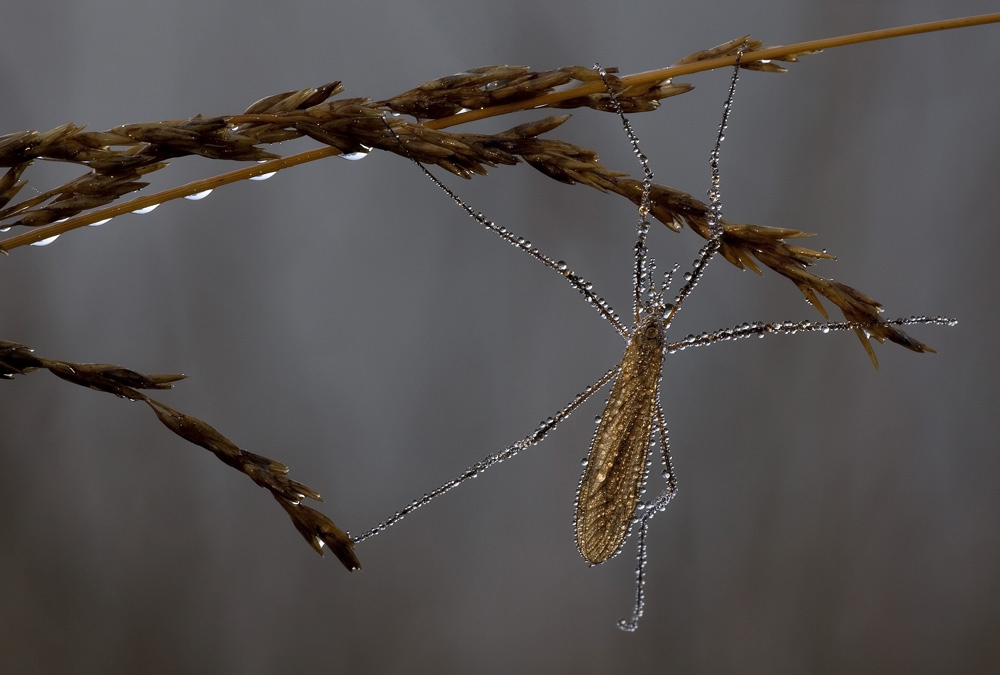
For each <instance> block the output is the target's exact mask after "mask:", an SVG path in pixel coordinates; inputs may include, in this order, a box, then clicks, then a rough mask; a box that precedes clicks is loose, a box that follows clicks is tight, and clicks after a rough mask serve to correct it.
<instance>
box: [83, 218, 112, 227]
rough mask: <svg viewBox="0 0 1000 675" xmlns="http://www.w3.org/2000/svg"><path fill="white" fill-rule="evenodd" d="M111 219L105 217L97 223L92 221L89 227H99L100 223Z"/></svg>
mask: <svg viewBox="0 0 1000 675" xmlns="http://www.w3.org/2000/svg"><path fill="white" fill-rule="evenodd" d="M109 220H111V219H110V218H105V219H104V220H98V221H97V222H96V223H91V224H90V225H88V226H87V227H97V226H98V225H103V224H104V223H106V222H108V221H109Z"/></svg>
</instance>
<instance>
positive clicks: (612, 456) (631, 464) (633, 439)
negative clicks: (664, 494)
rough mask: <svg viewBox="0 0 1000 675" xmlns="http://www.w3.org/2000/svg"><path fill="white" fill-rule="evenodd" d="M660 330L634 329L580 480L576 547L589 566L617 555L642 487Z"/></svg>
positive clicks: (655, 326)
mask: <svg viewBox="0 0 1000 675" xmlns="http://www.w3.org/2000/svg"><path fill="white" fill-rule="evenodd" d="M665 328H666V325H665V320H664V318H663V317H662V316H660V317H657V316H648V317H646V318H645V319H644V320H643V322H642V323H640V324H639V325H637V326H636V328H635V331H634V332H633V334H632V337H631V339H630V340H629V343H628V346H627V347H626V348H625V355H624V356H623V357H622V362H621V365H620V366H619V372H618V376H617V378H616V379H615V384H614V386H613V387H612V389H611V396H610V397H609V398H608V404H607V406H606V407H605V408H604V414H603V415H601V423H600V424H599V425H598V427H597V432H596V433H595V434H594V442H593V444H592V445H591V448H590V456H589V457H588V458H587V466H586V468H585V469H584V471H583V477H582V478H581V479H580V489H579V491H578V493H577V497H576V546H577V548H578V549H580V555H582V556H583V558H584V560H586V561H587V562H589V563H591V564H592V565H596V564H598V563H602V562H604V561H605V560H607V559H608V558H611V557H612V556H614V555H615V554H617V553H618V552H619V551H620V550H621V548H622V545H623V544H624V543H625V538H626V536H627V535H628V532H629V529H630V527H631V525H632V516H633V514H634V513H635V510H636V505H637V504H638V502H639V494H640V492H641V490H642V487H643V484H644V483H645V482H646V480H645V479H646V474H647V470H646V467H647V456H648V455H649V447H650V441H651V437H652V432H653V425H654V423H655V420H656V416H657V400H658V395H659V385H660V365H661V363H662V362H663V348H664V345H665V339H664V330H665Z"/></svg>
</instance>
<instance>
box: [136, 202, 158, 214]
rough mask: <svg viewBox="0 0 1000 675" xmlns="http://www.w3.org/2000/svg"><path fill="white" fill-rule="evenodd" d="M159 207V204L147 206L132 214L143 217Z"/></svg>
mask: <svg viewBox="0 0 1000 675" xmlns="http://www.w3.org/2000/svg"><path fill="white" fill-rule="evenodd" d="M157 206H159V204H152V205H150V206H145V207H143V208H141V209H136V210H135V211H133V212H132V213H135V214H137V215H140V216H141V215H142V214H144V213H149V212H150V211H153V210H154V209H156V207H157Z"/></svg>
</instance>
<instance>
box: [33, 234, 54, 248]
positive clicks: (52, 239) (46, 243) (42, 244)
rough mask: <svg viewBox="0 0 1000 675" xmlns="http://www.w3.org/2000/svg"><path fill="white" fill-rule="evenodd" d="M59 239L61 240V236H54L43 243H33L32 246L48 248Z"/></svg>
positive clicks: (42, 241) (43, 240)
mask: <svg viewBox="0 0 1000 675" xmlns="http://www.w3.org/2000/svg"><path fill="white" fill-rule="evenodd" d="M58 238H59V235H58V234H56V235H53V236H51V237H49V238H48V239H42V240H41V241H35V242H32V244H31V245H32V246H48V245H49V244H51V243H52V242H54V241H55V240H56V239H58Z"/></svg>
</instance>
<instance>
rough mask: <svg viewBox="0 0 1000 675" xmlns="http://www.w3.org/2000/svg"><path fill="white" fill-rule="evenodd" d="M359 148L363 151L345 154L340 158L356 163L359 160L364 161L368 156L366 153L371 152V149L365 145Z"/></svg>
mask: <svg viewBox="0 0 1000 675" xmlns="http://www.w3.org/2000/svg"><path fill="white" fill-rule="evenodd" d="M361 147H362V148H364V150H359V151H358V152H345V153H344V154H342V155H341V158H343V159H346V160H349V161H352V162H356V161H357V160H359V159H364V158H365V157H367V156H368V153H369V152H371V150H372V149H371V148H370V147H368V146H367V145H362V146H361Z"/></svg>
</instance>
